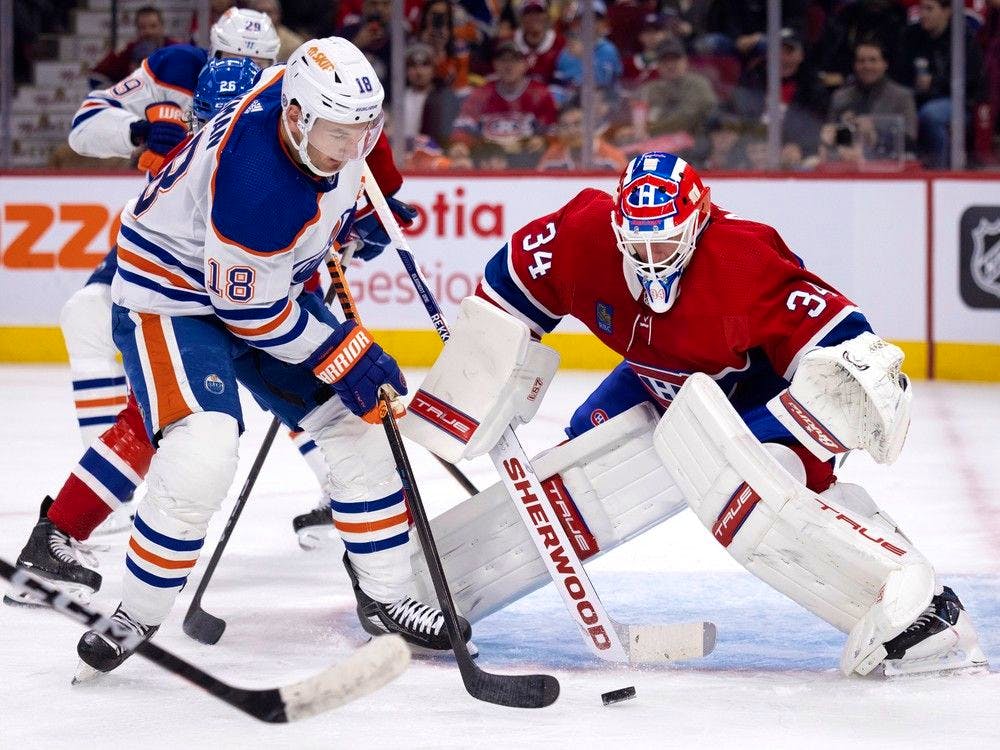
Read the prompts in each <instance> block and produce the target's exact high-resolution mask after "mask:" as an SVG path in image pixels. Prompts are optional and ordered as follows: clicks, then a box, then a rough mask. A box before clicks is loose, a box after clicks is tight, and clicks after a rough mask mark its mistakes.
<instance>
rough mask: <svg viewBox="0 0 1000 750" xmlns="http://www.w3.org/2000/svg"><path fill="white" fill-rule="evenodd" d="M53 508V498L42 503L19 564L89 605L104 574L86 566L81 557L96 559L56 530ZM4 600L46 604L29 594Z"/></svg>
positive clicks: (14, 595)
mask: <svg viewBox="0 0 1000 750" xmlns="http://www.w3.org/2000/svg"><path fill="white" fill-rule="evenodd" d="M51 505H52V498H50V497H46V498H45V500H43V501H42V505H41V509H40V511H39V515H38V523H36V524H35V528H33V529H32V530H31V536H29V537H28V543H27V544H25V545H24V549H22V550H21V554H20V555H19V556H18V558H17V564H18V565H19V566H20V567H22V568H24V569H26V570H29V571H31V572H32V573H34V574H35V575H37V576H40V577H42V578H45V579H46V580H48V581H52V582H53V583H55V584H57V585H58V586H59V588H60V589H62V590H63V591H65V592H66V593H67V594H69V595H70V596H72V597H73V598H75V599H78V600H79V601H81V602H83V603H87V602H89V601H90V596H91V594H93V593H94V592H95V591H97V590H98V589H99V588H101V575H100V573H98V572H96V571H94V570H91V569H90V568H87V567H85V566H84V565H83V564H82V563H81V562H80V556H84V557H85V559H87V561H88V562H90V563H91V564H94V565H96V560H94V559H92V558H91V557H88V556H87V553H86V549H85V548H84V547H82V546H81V545H79V544H78V543H76V542H75V540H73V539H72V537H70V536H69V534H66V533H64V532H62V531H60V530H59V529H58V528H56V525H55V524H54V523H52V521H50V520H49V519H48V516H47V514H48V512H49V507H50V506H51ZM3 601H4V604H11V605H15V606H18V605H21V606H29V607H39V606H44V605H43V603H42V602H39V601H37V600H35V599H32V598H31V597H30V595H28V594H8V595H6V596H4V598H3Z"/></svg>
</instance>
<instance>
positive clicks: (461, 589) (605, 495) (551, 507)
mask: <svg viewBox="0 0 1000 750" xmlns="http://www.w3.org/2000/svg"><path fill="white" fill-rule="evenodd" d="M657 418H658V414H657V412H656V410H655V409H654V408H653V407H652V406H651V405H650V404H648V403H644V404H640V405H638V406H634V407H633V408H631V409H629V410H628V411H626V412H623V413H622V414H620V415H618V416H616V417H614V418H612V419H610V420H608V421H607V422H604V423H602V424H600V425H598V426H597V427H594V428H593V429H591V430H588V431H587V432H586V433H584V434H583V435H581V436H579V437H577V438H574V439H573V440H570V441H569V442H567V443H563V444H562V445H559V446H557V447H555V448H552V449H551V450H549V451H547V452H546V453H544V454H542V455H541V456H538V457H537V458H535V459H533V460H532V465H533V466H534V468H535V471H536V473H537V474H538V476H539V477H540V478H542V479H543V481H542V486H543V487H544V488H545V490H546V494H547V495H548V497H547V501H548V505H547V507H545V511H546V513H547V515H548V517H549V518H553V516H554V517H555V518H558V519H559V521H560V522H561V523H562V524H563V528H564V529H565V530H566V533H567V535H568V536H569V538H570V540H571V542H572V543H573V546H574V548H575V549H576V552H577V554H578V555H579V556H580V559H581V560H587V559H590V558H592V557H596V556H598V555H601V554H603V553H605V552H607V551H608V550H611V549H614V548H615V547H617V546H618V545H619V544H621V543H623V542H625V541H627V540H628V539H631V538H632V537H634V536H636V535H638V534H641V533H642V532H644V531H646V530H647V529H649V528H651V527H652V526H655V525H656V524H658V523H660V522H662V521H664V520H666V519H667V518H670V517H671V516H673V515H675V514H677V513H679V512H680V511H681V510H683V509H684V508H685V507H686V506H685V503H684V501H683V499H682V498H681V494H680V490H679V488H678V487H677V486H676V485H675V484H674V483H673V481H672V480H671V478H670V475H669V474H668V473H667V472H666V470H665V469H664V467H663V465H662V463H661V462H660V459H659V457H658V456H657V455H656V451H655V450H654V449H653V444H652V439H653V428H654V427H655V426H656V422H657ZM431 525H432V527H433V529H434V537H435V539H436V540H437V546H438V549H439V550H440V551H441V553H442V560H443V563H444V568H445V572H446V573H447V576H448V580H449V581H450V582H451V584H452V592H453V594H454V597H455V603H456V605H457V606H458V608H459V609H460V610H461V611H462V613H463V614H464V615H465V616H466V617H467V618H468V619H469V620H470V621H471V622H476V621H478V620H481V619H482V618H484V617H486V616H488V615H490V614H492V613H493V612H496V611H497V610H499V609H502V608H503V607H505V606H507V605H508V604H510V603H511V602H514V601H516V600H517V599H520V598H521V597H523V596H526V595H527V594H529V593H531V592H532V591H535V590H536V589H539V588H541V587H542V586H544V585H545V584H547V583H549V582H550V581H551V580H552V579H551V578H550V577H549V574H548V572H547V570H546V567H545V564H544V563H543V561H542V559H541V558H540V557H539V556H538V552H537V551H536V549H535V546H534V544H533V542H532V539H531V536H530V532H529V531H528V530H527V529H526V528H525V526H524V523H523V522H522V521H521V517H520V515H519V514H518V512H517V509H516V508H515V507H514V506H513V502H512V500H511V498H510V497H509V496H508V494H507V492H506V490H505V488H504V486H503V484H502V483H499V482H498V483H497V484H494V485H493V486H491V487H489V488H487V489H485V490H483V491H482V492H480V493H479V494H478V495H476V496H474V497H471V498H469V499H468V500H465V501H464V502H462V503H460V504H459V505H457V506H455V507H454V508H451V509H450V510H448V511H447V512H445V513H443V514H442V515H440V516H438V517H437V518H435V519H434V520H433V521H432V524H431ZM413 546H414V551H413V556H412V560H413V568H414V572H415V574H416V579H417V585H418V598H421V599H423V600H424V601H427V600H428V599H429V598H432V597H433V586H432V584H431V581H430V578H429V576H428V574H427V567H426V563H425V562H424V560H423V555H422V554H421V552H420V549H419V547H418V546H417V542H416V540H414V543H413Z"/></svg>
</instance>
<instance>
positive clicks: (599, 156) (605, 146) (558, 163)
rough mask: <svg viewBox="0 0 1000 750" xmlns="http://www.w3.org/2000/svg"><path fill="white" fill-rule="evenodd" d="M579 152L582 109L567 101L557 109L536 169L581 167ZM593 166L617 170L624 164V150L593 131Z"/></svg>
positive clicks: (580, 154) (618, 171)
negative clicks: (545, 147)
mask: <svg viewBox="0 0 1000 750" xmlns="http://www.w3.org/2000/svg"><path fill="white" fill-rule="evenodd" d="M582 154H583V110H582V109H581V108H580V105H579V104H578V103H576V102H571V103H570V104H569V105H567V106H566V108H565V109H563V111H562V112H560V113H559V122H558V124H557V125H556V126H555V128H553V131H552V139H551V143H550V144H549V147H548V149H546V151H545V153H544V154H542V158H541V159H540V160H539V162H538V169H539V170H540V171H548V170H560V169H582V168H583V167H584V164H583V161H582V159H581V157H582ZM591 154H592V161H593V165H592V166H593V167H594V168H595V169H605V170H608V171H611V172H616V173H620V172H622V171H624V169H625V167H626V165H627V164H628V159H626V158H625V153H624V152H623V151H622V150H621V149H619V148H616V147H615V146H612V145H611V144H610V143H608V141H607V140H606V139H605V138H604V136H603V134H600V133H599V134H595V135H594V145H593V148H592V149H591Z"/></svg>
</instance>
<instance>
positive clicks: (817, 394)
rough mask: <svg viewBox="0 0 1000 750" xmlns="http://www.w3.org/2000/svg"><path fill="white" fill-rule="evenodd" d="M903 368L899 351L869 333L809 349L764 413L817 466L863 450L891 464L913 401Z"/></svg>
mask: <svg viewBox="0 0 1000 750" xmlns="http://www.w3.org/2000/svg"><path fill="white" fill-rule="evenodd" d="M902 363H903V352H902V350H901V349H900V348H899V347H898V346H894V345H893V344H889V343H887V342H885V341H883V340H882V339H880V338H879V337H878V336H876V335H875V334H873V333H862V334H861V335H860V336H857V337H855V338H853V339H850V340H849V341H845V342H843V343H841V344H837V345H836V346H827V347H821V348H819V349H813V350H812V351H810V352H807V353H806V354H805V355H804V356H803V357H802V362H801V363H800V364H799V367H798V370H796V372H795V376H794V377H793V378H792V384H791V385H790V386H789V387H788V388H786V389H785V390H783V391H782V392H781V393H779V394H778V395H777V396H775V397H774V398H773V399H771V400H770V401H768V403H767V408H768V410H769V411H770V412H771V413H772V414H774V416H775V417H777V419H778V421H779V422H781V424H782V425H784V426H785V427H786V428H787V429H788V431H789V432H791V433H792V435H794V436H795V438H796V440H798V441H799V442H800V443H802V444H803V445H804V446H806V448H808V449H809V451H810V452H812V453H813V454H814V455H815V456H816V457H817V458H819V459H820V460H821V461H828V460H829V459H831V458H832V457H833V456H835V455H837V454H840V453H846V452H847V451H849V450H852V449H855V448H863V449H864V450H866V451H868V453H869V454H871V456H872V458H874V459H875V460H876V461H877V462H878V463H880V464H891V463H893V462H894V461H895V460H896V459H897V458H898V457H899V452H900V451H901V450H902V448H903V441H904V440H905V439H906V431H907V429H908V428H909V426H910V402H911V401H912V399H913V389H912V388H911V387H910V380H909V378H907V377H906V375H904V374H903V373H902V372H900V365H902Z"/></svg>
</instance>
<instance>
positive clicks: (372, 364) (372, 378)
mask: <svg viewBox="0 0 1000 750" xmlns="http://www.w3.org/2000/svg"><path fill="white" fill-rule="evenodd" d="M339 333H340V335H341V336H342V338H341V339H340V341H339V342H336V343H335V344H334V346H333V347H332V348H331V349H329V350H328V351H327V353H326V354H325V355H324V356H323V358H322V360H320V362H319V364H317V365H315V366H314V367H313V372H314V373H315V374H316V377H317V378H319V379H320V380H322V381H323V382H324V383H329V384H330V385H332V386H333V389H334V390H335V391H336V392H337V395H338V396H340V400H341V401H343V402H344V405H345V406H346V407H347V408H348V409H350V410H351V412H353V413H354V414H356V415H357V416H359V417H361V418H362V419H364V420H365V421H366V422H371V423H373V424H375V423H377V422H378V421H379V419H380V415H379V408H378V406H379V391H380V390H381V389H382V387H383V386H387V387H388V388H390V389H391V390H392V391H393V393H392V394H391V398H395V397H396V396H397V395H402V394H405V393H406V379H405V378H404V377H403V373H402V372H401V371H400V369H399V365H398V364H397V363H396V360H395V359H393V358H392V357H390V356H389V355H388V354H386V353H385V351H384V350H383V349H382V347H381V346H379V345H378V344H376V343H375V341H374V339H372V336H371V334H370V333H369V332H368V330H367V329H366V328H365V327H364V326H359V325H358V324H357V323H355V322H354V321H353V320H349V321H347V322H346V323H344V324H343V325H342V326H341V327H340V331H339ZM393 412H394V413H396V415H397V416H400V415H401V413H402V410H401V409H400V410H399V411H397V409H396V407H395V405H394V406H393Z"/></svg>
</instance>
